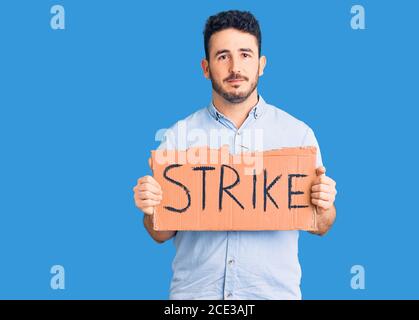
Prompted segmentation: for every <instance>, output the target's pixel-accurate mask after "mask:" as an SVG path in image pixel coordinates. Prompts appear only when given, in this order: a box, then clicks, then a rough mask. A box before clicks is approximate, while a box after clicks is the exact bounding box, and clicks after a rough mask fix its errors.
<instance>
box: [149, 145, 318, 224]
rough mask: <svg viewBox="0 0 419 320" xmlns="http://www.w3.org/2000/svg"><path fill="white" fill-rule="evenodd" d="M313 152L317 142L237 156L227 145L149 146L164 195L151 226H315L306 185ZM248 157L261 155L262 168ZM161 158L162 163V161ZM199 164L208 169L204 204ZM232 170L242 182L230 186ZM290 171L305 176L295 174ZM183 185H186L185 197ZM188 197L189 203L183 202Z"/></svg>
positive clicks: (313, 170)
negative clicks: (312, 144) (208, 146)
mask: <svg viewBox="0 0 419 320" xmlns="http://www.w3.org/2000/svg"><path fill="white" fill-rule="evenodd" d="M316 152H317V150H316V147H299V148H281V149H276V150H269V151H264V152H255V153H242V154H238V155H231V154H229V153H228V147H227V146H223V148H221V149H209V148H206V147H199V148H190V149H187V150H186V151H178V150H153V151H152V152H151V154H152V155H151V168H152V171H153V175H154V178H155V179H156V180H157V182H158V183H159V184H160V186H161V187H162V189H163V200H162V201H161V203H160V205H158V206H157V207H156V210H155V213H154V217H153V221H154V229H155V230H195V231H198V230H316V229H317V227H316V212H315V206H313V205H312V204H311V201H310V199H311V191H310V189H311V186H312V184H313V181H314V178H315V176H316V167H315V166H316ZM196 154H200V155H201V156H200V157H199V161H200V162H199V163H197V161H198V160H197V159H198V158H197V157H193V155H196ZM252 156H253V157H257V156H259V157H262V160H263V166H262V168H259V169H258V170H256V169H255V168H251V166H249V165H248V163H251V161H250V162H249V161H248V162H245V159H246V157H248V159H250V157H252ZM211 157H213V158H211ZM162 158H163V159H165V160H164V161H166V163H162V162H163V161H162ZM214 159H218V160H217V161H214ZM259 159H260V158H259ZM214 162H216V163H214ZM254 162H255V161H254ZM202 166H206V167H210V168H211V169H212V170H207V171H205V182H206V184H205V204H203V198H204V197H203V194H204V190H203V175H204V174H203V171H202V169H197V167H202ZM227 166H228V167H227ZM194 168H195V170H194ZM207 169H208V168H207ZM232 169H235V170H236V171H237V173H238V176H239V179H240V181H239V182H238V183H237V184H236V185H235V186H234V187H232V188H231V189H228V186H230V185H232V184H233V182H234V181H236V179H237V176H236V173H235V172H234V171H233V170H232ZM254 169H255V170H256V171H254ZM265 169H266V183H265V182H264V181H265V178H264V176H265ZM165 170H166V178H165V177H164V172H165ZM222 171H223V177H222V179H221V175H222V174H221V172H222ZM254 172H256V174H255V175H253V173H254ZM294 174H298V175H306V176H293V175H294ZM279 175H281V176H280V177H279V178H277V179H276V183H274V184H273V185H272V186H271V188H270V189H269V185H270V184H271V183H272V182H273V181H274V180H275V178H276V177H277V176H279ZM169 179H172V182H171V181H169ZM255 179H256V182H255ZM220 180H222V181H223V187H227V189H226V190H227V191H224V190H223V189H221V192H220ZM173 181H176V182H177V183H178V184H176V183H174V182H173ZM290 182H291V189H290ZM179 183H181V184H182V185H183V186H184V187H183V186H182V185H179ZM265 185H266V188H265ZM254 186H256V188H254ZM185 187H186V189H187V190H189V197H188V194H187V190H186V189H185ZM264 189H267V190H268V193H269V195H270V196H271V197H272V199H273V200H274V201H275V203H276V204H277V206H278V208H276V206H275V204H274V203H273V202H272V201H271V198H270V197H269V195H268V194H266V196H265V195H264ZM293 192H303V194H298V193H293ZM229 193H230V194H232V195H233V196H234V197H235V198H236V199H237V201H238V202H239V203H240V204H238V203H237V202H236V201H235V200H234V199H233V198H232V197H231V196H230V195H229ZM220 194H221V195H222V197H220ZM290 197H291V198H290ZM188 198H189V199H188ZM220 198H221V211H220V210H219V209H220ZM265 198H266V202H265ZM290 200H291V202H290ZM188 202H189V204H190V205H189V207H187V206H186V205H187V204H188ZM265 203H266V207H265ZM204 206H205V207H204ZM295 206H305V207H295ZM186 207H187V208H186ZM242 207H243V208H242ZM185 208H186V209H185ZM174 210H178V211H179V212H177V211H174ZM182 210H183V212H180V211H182Z"/></svg>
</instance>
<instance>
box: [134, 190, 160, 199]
mask: <svg viewBox="0 0 419 320" xmlns="http://www.w3.org/2000/svg"><path fill="white" fill-rule="evenodd" d="M138 197H139V198H140V199H142V200H147V199H152V200H163V196H162V195H157V194H154V193H153V192H150V191H139V192H138Z"/></svg>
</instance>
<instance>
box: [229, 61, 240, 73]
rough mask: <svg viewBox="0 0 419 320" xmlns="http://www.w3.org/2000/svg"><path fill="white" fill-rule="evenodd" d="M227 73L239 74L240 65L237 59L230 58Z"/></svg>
mask: <svg viewBox="0 0 419 320" xmlns="http://www.w3.org/2000/svg"><path fill="white" fill-rule="evenodd" d="M229 72H230V73H234V74H237V73H239V74H240V63H239V59H238V58H237V57H231V59H230V68H229Z"/></svg>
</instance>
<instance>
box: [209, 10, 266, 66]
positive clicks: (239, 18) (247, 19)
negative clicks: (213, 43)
mask: <svg viewBox="0 0 419 320" xmlns="http://www.w3.org/2000/svg"><path fill="white" fill-rule="evenodd" d="M228 28H234V29H237V30H240V31H243V32H247V33H250V34H251V35H254V36H255V37H256V39H257V43H258V46H259V56H260V53H261V49H262V34H261V32H260V27H259V22H258V21H257V20H256V18H255V16H254V15H253V14H251V13H250V12H249V11H238V10H229V11H223V12H220V13H217V14H216V15H213V16H210V17H209V18H208V20H207V22H206V24H205V29H204V46H205V56H206V58H207V60H208V61H209V48H208V46H209V41H210V38H211V36H212V35H213V34H214V33H216V32H218V31H222V30H224V29H228Z"/></svg>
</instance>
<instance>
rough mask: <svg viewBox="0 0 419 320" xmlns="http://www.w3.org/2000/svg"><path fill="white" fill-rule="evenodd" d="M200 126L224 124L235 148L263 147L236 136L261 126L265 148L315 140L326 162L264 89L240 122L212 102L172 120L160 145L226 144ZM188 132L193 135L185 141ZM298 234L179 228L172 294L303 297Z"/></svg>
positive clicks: (301, 126) (306, 132)
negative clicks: (267, 98) (264, 95)
mask: <svg viewBox="0 0 419 320" xmlns="http://www.w3.org/2000/svg"><path fill="white" fill-rule="evenodd" d="M202 130H204V131H205V132H211V131H213V132H214V131H216V132H219V131H220V130H221V132H222V135H223V138H225V139H227V141H228V144H229V146H230V152H231V153H239V152H241V151H242V150H245V151H254V150H258V149H260V148H261V145H260V143H259V145H258V144H257V143H254V141H253V143H252V139H250V140H249V139H247V140H245V139H244V138H242V139H238V137H240V135H242V136H243V135H244V133H247V134H249V132H250V133H255V132H261V131H262V132H263V138H262V140H263V143H262V148H263V150H270V149H278V148H282V147H299V146H316V147H317V150H318V154H317V166H320V165H322V159H321V154H320V149H319V146H318V143H317V140H316V138H315V136H314V133H313V131H312V130H311V128H310V127H308V126H307V125H306V124H305V123H304V122H302V121H300V120H298V119H296V118H294V117H293V116H291V115H289V114H288V113H286V112H284V111H282V110H281V109H278V108H276V107H274V106H272V105H269V104H267V103H266V102H265V101H264V100H263V98H262V97H261V96H260V95H259V100H258V103H257V105H256V106H254V107H253V108H252V110H251V111H250V112H249V114H248V116H247V118H246V120H245V122H244V123H243V124H242V126H241V127H240V128H236V126H235V125H234V123H233V122H232V121H231V120H229V119H228V118H227V117H226V116H224V115H223V114H221V113H220V112H219V111H218V110H217V109H216V108H215V106H214V105H213V104H212V103H211V104H210V105H209V106H208V107H206V108H203V109H200V110H198V111H196V112H195V113H193V114H191V115H190V116H188V117H187V118H186V119H184V120H181V121H178V122H177V123H176V124H174V125H173V126H172V127H171V128H170V130H168V131H166V133H165V134H164V136H163V138H162V143H161V144H160V146H159V148H168V149H173V148H175V149H179V150H185V149H186V148H189V147H191V146H198V145H202V144H205V145H207V146H210V147H211V148H219V147H220V146H221V145H222V144H225V140H224V141H221V139H218V140H217V139H211V138H208V139H207V141H205V137H204V138H203V137H202V136H200V132H202ZM185 134H186V135H187V136H188V135H189V138H190V139H186V140H187V141H186V142H185ZM193 138H195V139H193ZM198 138H200V139H198ZM259 139H260V138H259ZM253 140H255V141H256V140H257V138H255V139H253ZM258 151H260V150H258ZM298 236H299V232H298V231H178V232H177V233H176V235H175V237H174V240H173V241H174V245H175V247H176V255H175V258H174V260H173V263H172V270H173V278H172V281H171V285H170V297H169V298H170V299H269V300H271V299H301V291H300V279H301V267H300V263H299V260H298Z"/></svg>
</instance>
